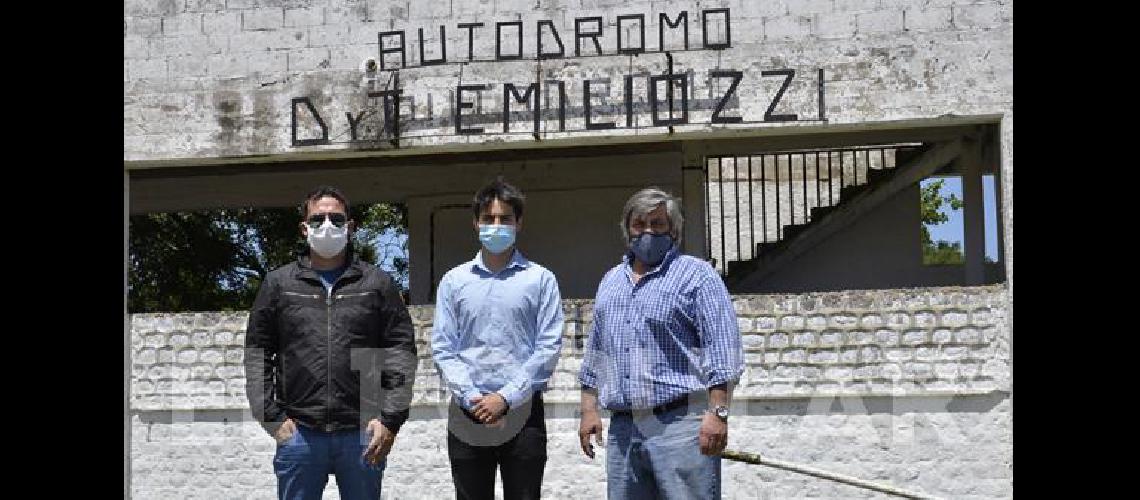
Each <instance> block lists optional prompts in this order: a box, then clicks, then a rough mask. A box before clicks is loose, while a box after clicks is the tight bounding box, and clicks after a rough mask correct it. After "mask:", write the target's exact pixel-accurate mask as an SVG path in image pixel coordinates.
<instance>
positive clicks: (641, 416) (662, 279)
mask: <svg viewBox="0 0 1140 500" xmlns="http://www.w3.org/2000/svg"><path fill="white" fill-rule="evenodd" d="M683 223H684V220H683V217H682V215H681V207H680V203H679V202H678V201H677V199H676V198H673V197H672V196H670V195H669V194H668V193H666V192H664V191H662V190H660V189H657V188H648V189H643V190H641V191H638V192H637V193H635V194H634V195H633V196H632V197H631V198H630V199H629V201H627V202H626V204H625V208H624V209H623V210H622V218H621V228H622V233H623V236H624V237H625V238H626V239H627V241H628V251H627V252H626V254H625V255H624V256H623V258H622V262H621V263H620V264H618V265H616V266H614V267H613V268H612V269H610V270H609V271H608V272H607V273H606V275H605V277H603V278H602V281H601V283H600V284H599V285H598V293H597V297H596V299H595V302H594V321H593V329H592V330H591V332H590V336H589V338H588V340H587V344H586V350H585V353H584V356H583V360H582V368H581V371H580V373H579V375H578V381H579V382H580V383H581V384H582V408H581V411H582V417H581V423H580V426H579V430H578V437H579V439H580V441H581V446H582V452H583V453H585V454H586V456H588V457H590V458H593V457H594V449H593V445H592V444H591V443H590V436H591V435H595V437H596V441H597V443H598V444H599V445H605V446H606V472H607V490H608V496H609V498H611V499H615V498H621V499H625V498H635V499H640V498H720V453H721V452H722V451H724V447H725V445H726V444H727V442H728V413H729V411H728V405H729V399H730V398H731V387H732V385H733V384H735V383H736V382H737V381H738V380H739V379H740V375H741V373H742V372H743V370H744V355H743V349H742V347H741V341H740V330H739V328H738V326H737V323H736V313H735V311H734V310H733V308H732V300H731V298H730V297H729V295H728V290H727V289H726V288H725V286H724V281H723V280H721V278H720V275H719V274H718V273H717V272H716V270H714V269H713V268H712V266H710V265H709V264H708V263H707V262H705V261H703V260H700V259H697V258H695V257H692V256H689V255H682V254H681V253H680V240H681V230H682V227H683ZM599 406H600V407H601V408H605V409H606V410H609V411H610V414H611V418H610V429H609V433H608V441H609V444H608V445H606V444H605V442H604V441H603V440H602V436H601V433H602V420H601V417H600V416H599V413H598V407H599Z"/></svg>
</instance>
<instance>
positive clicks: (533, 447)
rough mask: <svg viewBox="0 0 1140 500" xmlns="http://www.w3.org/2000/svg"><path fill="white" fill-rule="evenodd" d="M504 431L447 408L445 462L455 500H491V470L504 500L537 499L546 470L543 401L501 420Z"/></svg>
mask: <svg viewBox="0 0 1140 500" xmlns="http://www.w3.org/2000/svg"><path fill="white" fill-rule="evenodd" d="M503 421H504V422H505V425H503V427H502V428H490V427H487V426H485V425H483V424H481V423H479V422H478V421H477V420H476V419H475V418H474V417H473V416H471V415H470V414H468V413H467V412H466V411H465V410H463V409H462V408H460V407H459V405H457V404H456V403H455V401H452V402H451V407H450V408H449V412H448V423H447V456H448V459H449V460H450V461H451V479H452V481H453V482H454V483H455V497H456V498H458V499H460V500H484V499H486V500H492V499H494V498H495V470H496V469H499V470H500V471H501V474H502V478H503V496H504V499H505V500H523V499H527V500H529V499H537V498H539V497H540V496H541V492H542V473H543V471H544V470H545V469H546V419H545V412H544V411H543V408H542V395H541V394H536V395H535V396H534V397H533V398H532V399H531V400H530V401H527V402H524V403H522V404H520V405H519V407H518V408H511V410H510V411H509V412H507V414H506V415H505V416H504V417H503Z"/></svg>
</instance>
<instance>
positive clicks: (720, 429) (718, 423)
mask: <svg viewBox="0 0 1140 500" xmlns="http://www.w3.org/2000/svg"><path fill="white" fill-rule="evenodd" d="M699 441H700V445H701V454H703V455H719V454H720V452H722V451H724V447H725V446H727V445H728V422H725V421H723V420H721V419H720V417H717V416H716V415H714V414H713V412H711V411H709V412H705V416H704V418H702V419H701V432H700V438H699Z"/></svg>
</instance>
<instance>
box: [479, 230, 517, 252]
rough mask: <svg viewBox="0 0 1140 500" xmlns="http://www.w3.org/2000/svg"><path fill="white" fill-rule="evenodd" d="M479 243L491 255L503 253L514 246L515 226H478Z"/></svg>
mask: <svg viewBox="0 0 1140 500" xmlns="http://www.w3.org/2000/svg"><path fill="white" fill-rule="evenodd" d="M479 242H480V243H482V244H483V246H484V247H485V248H486V249H487V251H488V252H491V253H493V254H500V253H503V252H505V251H506V250H507V249H508V248H510V247H511V245H514V244H515V226H508V225H506V224H479Z"/></svg>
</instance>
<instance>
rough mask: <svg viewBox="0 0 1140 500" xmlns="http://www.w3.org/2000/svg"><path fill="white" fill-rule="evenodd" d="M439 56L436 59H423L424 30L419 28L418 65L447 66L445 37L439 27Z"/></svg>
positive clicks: (441, 28) (441, 27)
mask: <svg viewBox="0 0 1140 500" xmlns="http://www.w3.org/2000/svg"><path fill="white" fill-rule="evenodd" d="M439 54H440V57H439V58H438V59H431V60H428V59H424V29H423V28H420V65H421V66H435V65H436V64H447V35H446V33H444V30H443V26H442V25H440V27H439Z"/></svg>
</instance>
